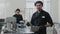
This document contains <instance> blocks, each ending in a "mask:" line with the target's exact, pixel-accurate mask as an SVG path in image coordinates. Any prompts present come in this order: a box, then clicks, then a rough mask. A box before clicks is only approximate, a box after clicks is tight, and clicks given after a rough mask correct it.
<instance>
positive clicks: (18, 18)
mask: <svg viewBox="0 0 60 34" xmlns="http://www.w3.org/2000/svg"><path fill="white" fill-rule="evenodd" d="M13 17H15V18H16V20H17V21H16V23H18V24H20V21H21V20H23V17H22V15H21V14H20V9H16V11H15V15H13Z"/></svg>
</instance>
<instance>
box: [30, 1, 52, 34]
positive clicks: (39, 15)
mask: <svg viewBox="0 0 60 34" xmlns="http://www.w3.org/2000/svg"><path fill="white" fill-rule="evenodd" d="M35 7H36V9H37V11H36V12H35V13H34V14H33V16H32V19H31V24H32V26H41V27H40V28H39V30H38V31H36V32H35V33H34V34H46V27H49V26H52V25H53V22H52V19H51V17H50V15H49V13H48V12H46V11H44V10H43V9H42V7H43V2H42V1H36V2H35ZM47 23H48V24H47Z"/></svg>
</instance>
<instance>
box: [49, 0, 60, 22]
mask: <svg viewBox="0 0 60 34" xmlns="http://www.w3.org/2000/svg"><path fill="white" fill-rule="evenodd" d="M58 7H59V6H58V0H51V12H50V14H51V16H52V19H53V22H58V19H59V18H58V17H59V15H58V14H59V12H58Z"/></svg>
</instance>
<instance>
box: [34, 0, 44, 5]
mask: <svg viewBox="0 0 60 34" xmlns="http://www.w3.org/2000/svg"><path fill="white" fill-rule="evenodd" d="M37 3H41V4H42V6H43V2H42V1H36V2H35V4H34V5H35V6H36V4H37Z"/></svg>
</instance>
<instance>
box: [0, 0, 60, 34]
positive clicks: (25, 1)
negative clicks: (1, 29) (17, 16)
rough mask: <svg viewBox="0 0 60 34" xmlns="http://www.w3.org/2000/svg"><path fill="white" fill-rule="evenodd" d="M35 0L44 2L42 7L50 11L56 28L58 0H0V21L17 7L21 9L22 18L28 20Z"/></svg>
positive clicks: (12, 13)
mask: <svg viewBox="0 0 60 34" xmlns="http://www.w3.org/2000/svg"><path fill="white" fill-rule="evenodd" d="M36 1H42V2H43V3H44V6H43V9H44V10H45V11H47V12H49V13H50V15H51V17H52V19H53V22H54V23H55V24H56V28H57V25H58V24H59V25H60V0H0V21H1V22H3V21H4V19H6V17H11V16H13V15H14V13H15V10H16V9H17V8H19V9H20V10H21V14H22V15H23V19H24V20H27V21H30V20H31V16H32V14H33V13H34V12H35V11H36V8H35V6H34V3H35V2H36ZM59 25H58V28H59ZM50 29H51V28H50ZM57 30H58V29H57ZM49 32H50V31H49ZM57 32H60V31H57ZM48 34H49V33H48ZM50 34H51V33H50Z"/></svg>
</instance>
